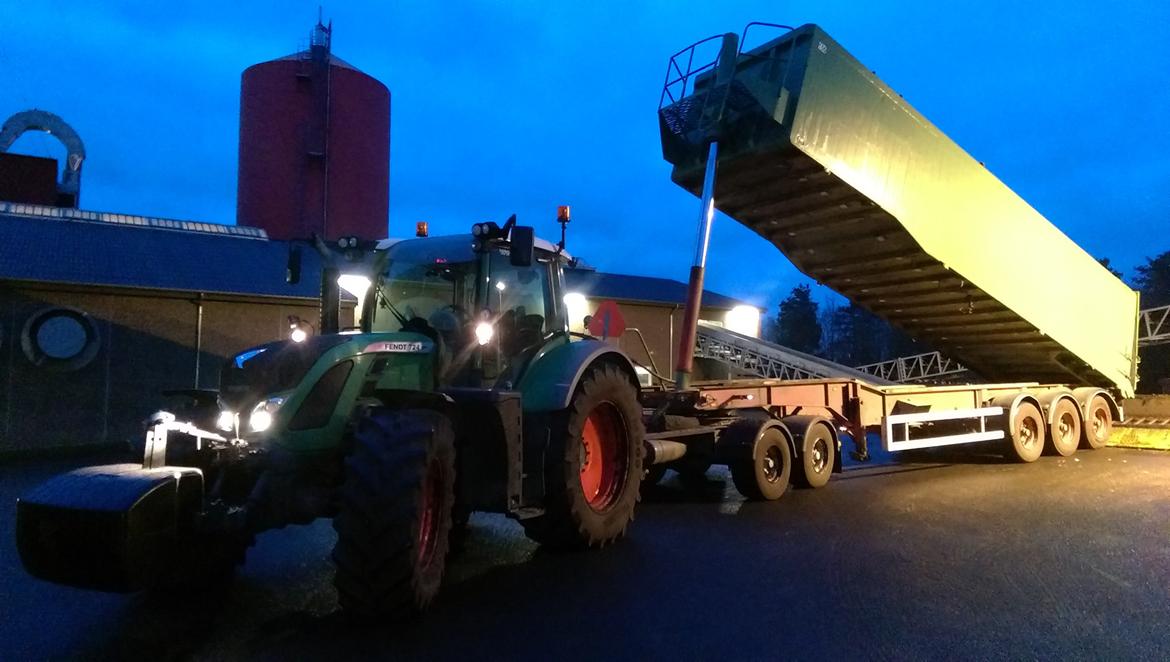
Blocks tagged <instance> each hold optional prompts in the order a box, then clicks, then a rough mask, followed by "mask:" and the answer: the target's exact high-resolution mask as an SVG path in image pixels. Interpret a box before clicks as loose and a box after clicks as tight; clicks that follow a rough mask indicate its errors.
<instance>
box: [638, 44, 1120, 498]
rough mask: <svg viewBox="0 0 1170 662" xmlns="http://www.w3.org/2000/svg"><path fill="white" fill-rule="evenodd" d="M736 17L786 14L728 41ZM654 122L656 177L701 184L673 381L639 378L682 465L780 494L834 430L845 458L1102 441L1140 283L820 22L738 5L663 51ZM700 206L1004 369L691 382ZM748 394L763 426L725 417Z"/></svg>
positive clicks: (832, 455)
mask: <svg viewBox="0 0 1170 662" xmlns="http://www.w3.org/2000/svg"><path fill="white" fill-rule="evenodd" d="M753 27H756V28H765V29H772V30H781V31H782V34H781V35H780V36H779V37H777V38H775V39H772V40H771V41H768V42H766V43H764V44H763V45H761V46H759V47H757V48H752V49H750V50H747V51H744V50H742V48H741V47H740V44H741V42H742V40H743V39H746V37H747V35H748V31H749V30H750V29H751V28H753ZM704 49H707V50H709V51H715V50H717V52H718V56H717V57H716V58H715V59H714V60H713V61H708V59H707V58H704V57H702V55H701V53H702V51H703V50H704ZM659 123H660V130H661V136H662V149H663V155H664V157H665V158H666V160H667V161H669V162H670V163H671V164H672V165H673V172H672V179H673V180H674V181H675V182H676V183H678V184H679V185H680V186H682V187H683V188H684V189H686V190H688V191H690V192H692V193H694V194H696V195H698V196H699V197H700V199H701V208H700V219H699V228H698V239H697V241H696V250H695V261H694V264H693V266H692V268H691V278H690V288H689V294H688V302H687V312H686V314H685V315H684V328H683V332H682V333H681V334H680V336H681V340H680V344H679V348H678V361H677V366H678V367H677V370H676V373H675V388H674V389H673V390H661V391H656V392H648V393H644V394H643V399H644V401H645V402H646V403H647V405H648V406H650V407H652V408H653V411H654V412H655V413H656V414H657V415H658V416H660V418H661V420H659V421H656V420H654V419H650V420H649V421H648V422H647V431H648V439H649V440H650V443H651V444H656V443H660V440H666V443H671V442H676V443H684V444H685V445H686V449H684V450H680V451H678V452H679V453H681V455H682V458H683V459H681V460H674V463H675V466H676V468H678V469H679V471H680V473H684V474H685V473H686V472H688V471H692V470H693V469H694V468H695V467H699V468H705V466H706V464H707V461H706V460H700V459H698V457H694V456H695V455H696V451H697V455H698V456H699V457H705V458H707V459H708V460H710V461H713V462H722V463H726V464H728V465H729V466H730V467H731V469H732V476H733V478H734V479H735V482H736V485H737V487H738V488H739V489H740V491H741V492H743V493H744V494H746V495H748V496H757V497H760V496H762V497H764V498H778V497H779V496H780V495H782V494H783V492H784V487H785V485H784V484H786V483H787V481H788V479H789V478H791V479H792V481H793V482H795V483H798V484H803V485H806V486H812V487H817V486H820V485H823V484H825V482H827V480H828V473H829V471H827V470H826V468H827V467H828V468H830V469H831V470H840V454H839V452H835V451H839V449H840V440H839V434H838V433H846V434H847V435H848V436H849V437H850V438H851V439H852V440H853V442H854V444H855V450H854V451H853V454H854V457H856V458H857V459H861V460H865V459H868V457H869V452H868V445H867V437H869V436H870V435H873V434H877V435H879V436H880V439H881V442H882V445H883V447H884V448H885V450H887V451H900V450H911V449H919V448H929V447H936V446H944V445H951V444H965V443H976V442H993V443H999V444H1001V445H1002V446H1001V447H1002V448H1003V450H1004V451H1005V454H1006V455H1008V456H1009V457H1012V458H1014V459H1017V460H1020V461H1024V462H1031V461H1035V460H1036V459H1038V458H1039V457H1040V455H1041V454H1042V453H1043V452H1044V451H1045V450H1047V451H1049V452H1051V453H1054V454H1059V455H1062V456H1068V455H1071V454H1072V453H1074V452H1075V451H1076V450H1077V449H1078V448H1079V447H1084V448H1099V447H1101V446H1103V445H1104V444H1105V443H1106V440H1107V439H1108V437H1109V434H1110V432H1111V429H1112V425H1113V422H1114V421H1115V420H1119V419H1120V418H1121V416H1122V412H1121V410H1120V408H1119V407H1118V405H1117V399H1116V396H1117V395H1121V396H1128V395H1131V394H1132V393H1133V387H1134V383H1135V381H1136V363H1137V360H1136V357H1137V351H1136V347H1137V318H1138V296H1137V293H1136V292H1134V291H1132V290H1131V289H1129V288H1128V287H1126V286H1125V285H1124V284H1123V283H1122V282H1121V281H1120V280H1118V279H1117V278H1115V277H1114V276H1113V275H1112V274H1110V273H1109V272H1108V271H1107V270H1106V269H1104V268H1103V267H1101V266H1100V265H1099V264H1098V263H1097V262H1096V260H1094V259H1093V258H1092V257H1091V256H1090V255H1088V254H1087V253H1085V252H1084V251H1083V250H1081V249H1080V248H1079V247H1078V246H1076V244H1074V243H1073V242H1072V241H1071V240H1070V239H1068V237H1066V236H1065V235H1064V234H1062V233H1061V232H1060V231H1059V230H1058V229H1057V228H1055V227H1054V226H1053V225H1052V224H1051V223H1049V222H1048V221H1047V220H1045V219H1044V218H1043V217H1042V216H1041V215H1040V214H1039V213H1037V212H1036V211H1035V210H1034V209H1032V208H1031V207H1030V206H1029V205H1028V204H1027V203H1026V202H1024V201H1023V200H1022V199H1020V198H1019V197H1018V196H1017V195H1016V194H1015V193H1013V192H1012V191H1011V190H1010V189H1008V188H1007V187H1006V186H1005V185H1004V184H1003V183H1002V182H1000V181H999V180H998V179H996V178H995V177H994V176H993V175H992V174H991V173H990V172H988V171H987V169H986V168H985V167H984V166H983V165H982V164H980V163H979V162H977V161H975V159H973V158H971V157H970V156H969V155H968V154H966V153H965V152H964V151H963V150H962V149H960V148H959V147H958V146H957V145H955V144H954V143H953V142H951V141H950V139H948V138H947V137H946V136H945V135H943V134H942V132H940V131H939V130H938V129H937V128H935V127H934V126H933V125H932V124H931V123H930V122H928V121H927V120H926V119H925V118H924V117H922V115H920V114H919V113H918V112H917V111H915V110H914V109H913V108H912V107H911V106H910V105H909V104H908V103H906V101H905V100H904V99H902V97H901V96H900V95H898V94H897V93H896V92H894V91H893V90H891V89H890V88H889V87H888V86H887V85H885V84H884V83H882V82H881V81H880V80H879V79H878V78H877V77H876V76H875V75H874V74H873V73H871V72H870V71H869V70H868V69H866V68H865V67H864V66H863V65H861V63H859V62H858V61H857V60H856V59H854V58H853V57H852V56H851V55H849V53H847V52H846V51H845V50H844V49H843V48H841V46H840V45H839V44H837V43H836V42H835V41H833V40H832V39H831V38H830V37H829V36H828V35H827V34H825V32H824V31H823V30H821V29H820V28H819V27H817V26H815V25H805V26H803V27H800V28H790V27H788V26H779V25H772V24H762V23H752V24H749V25H748V27H747V28H745V30H744V32H743V33H742V35H736V34H731V33H729V34H726V35H719V36H715V37H711V38H709V39H706V40H703V41H700V42H697V43H696V44H693V45H692V46H690V47H688V48H685V49H683V50H682V51H679V52H678V53H676V54H675V55H674V56H673V57H672V58H671V60H670V63H669V65H668V70H667V75H666V81H665V84H664V89H663V93H662V97H661V102H660V107H659ZM716 209H718V210H720V211H723V212H724V213H725V214H727V215H728V216H730V217H732V218H734V219H735V220H736V221H738V222H740V223H742V224H744V225H746V226H747V227H749V228H751V229H753V230H754V231H755V232H757V233H758V234H760V235H761V236H763V237H764V238H766V239H768V240H769V241H771V242H772V243H773V244H774V245H776V246H777V248H779V249H780V250H781V252H783V253H784V254H785V256H787V257H788V258H789V259H790V260H791V261H792V262H793V264H795V265H796V266H797V267H798V268H799V269H801V270H802V271H803V272H804V273H805V274H807V275H809V276H811V277H813V278H815V279H816V280H818V281H819V282H821V283H824V284H826V285H829V286H830V287H833V288H834V289H835V290H837V291H838V292H840V293H841V294H844V295H845V296H847V297H849V298H850V299H851V300H853V301H854V302H856V303H858V304H860V305H862V306H864V307H866V308H868V309H869V310H871V311H872V312H874V313H875V314H877V315H880V316H882V317H884V318H886V319H887V320H889V321H890V322H891V323H893V324H894V325H896V326H899V327H901V328H902V329H904V330H906V331H908V332H909V333H911V334H912V335H914V336H915V337H918V338H921V339H924V340H926V341H928V342H930V343H932V344H934V345H936V346H937V347H938V348H939V349H942V350H944V351H946V352H947V353H949V354H953V355H954V356H956V357H957V358H959V359H960V360H961V361H962V362H963V363H964V364H965V365H967V366H969V367H971V368H974V369H976V370H977V371H978V372H979V373H980V374H982V375H983V376H985V377H988V378H991V379H997V380H1003V381H1004V382H1005V383H996V384H978V385H960V386H923V385H888V384H878V383H875V382H876V381H878V380H874V379H868V378H852V377H842V378H831V379H815V380H791V381H766V380H732V381H729V382H723V383H691V381H690V367H691V355H692V353H693V348H694V343H695V329H696V326H695V325H696V322H697V319H696V318H697V311H698V304H699V296H700V293H701V292H702V281H703V273H704V268H705V263H706V256H707V248H708V246H707V243H708V238H709V236H710V225H711V222H712V220H713V218H714V212H715V210H716ZM753 411H754V412H755V413H754V416H755V417H756V418H755V420H770V421H777V424H776V425H777V433H776V434H775V435H772V438H771V439H764V438H763V437H762V436H760V434H757V435H756V436H755V438H753V439H746V440H745V439H744V436H745V435H744V434H743V433H742V432H740V431H738V428H741V427H744V426H745V423H744V420H745V419H749V418H750V417H751V416H752V414H748V412H753ZM672 414H673V416H674V418H673V419H671V418H670V417H671V415H672ZM680 421H681V422H680ZM680 429H681V430H683V431H685V432H686V434H687V435H689V437H688V438H686V439H684V438H683V437H682V436H680V435H678V434H677V433H678V430H680ZM702 430H706V431H707V432H709V433H710V435H711V436H710V439H709V446H708V447H707V448H705V449H704V448H703V446H702V444H699V443H695V439H696V438H700V437H701V434H702V432H701V431H702ZM728 433H731V434H730V435H729V434H728ZM672 435H675V436H672ZM747 436H750V435H747ZM728 442H730V443H728ZM785 442H786V443H785ZM659 455H660V454H659V453H656V452H651V453H650V456H649V459H648V462H649V463H650V464H651V470H650V471H651V475H652V476H653V475H655V474H656V473H657V474H659V475H660V473H661V469H660V468H659V467H658V456H659ZM688 456H690V459H689V460H688V459H687V458H688ZM753 482H754V483H755V484H753ZM769 483H770V484H771V486H770V487H769Z"/></svg>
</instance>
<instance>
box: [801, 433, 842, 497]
mask: <svg viewBox="0 0 1170 662" xmlns="http://www.w3.org/2000/svg"><path fill="white" fill-rule="evenodd" d="M836 461H837V444H836V443H835V441H834V439H833V433H832V431H830V430H828V429H827V428H826V427H825V426H824V425H823V424H821V423H817V424H814V425H812V426H810V427H809V429H808V430H807V431H805V433H804V442H803V443H802V445H801V451H800V466H799V467H797V468H796V472H795V473H794V474H793V478H794V479H795V482H796V484H797V485H799V486H800V487H811V488H814V489H815V488H818V487H824V486H825V485H827V484H828V483H829V478H830V477H831V476H832V475H833V464H834V463H835V462H836Z"/></svg>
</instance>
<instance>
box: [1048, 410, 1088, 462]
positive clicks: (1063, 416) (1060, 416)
mask: <svg viewBox="0 0 1170 662" xmlns="http://www.w3.org/2000/svg"><path fill="white" fill-rule="evenodd" d="M1049 416H1050V418H1051V419H1052V420H1051V422H1049V424H1048V442H1049V444H1048V445H1049V448H1050V449H1051V450H1052V452H1053V453H1055V454H1056V455H1059V456H1061V457H1068V456H1070V455H1072V454H1073V453H1075V452H1077V446H1078V445H1079V444H1080V443H1081V411H1080V408H1079V407H1077V406H1076V404H1075V403H1074V402H1073V401H1072V400H1069V399H1068V398H1061V399H1059V400H1057V401H1056V402H1054V403H1052V411H1051V412H1049Z"/></svg>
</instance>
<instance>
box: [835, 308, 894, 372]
mask: <svg viewBox="0 0 1170 662" xmlns="http://www.w3.org/2000/svg"><path fill="white" fill-rule="evenodd" d="M826 327H827V329H828V333H827V340H826V342H825V344H824V356H825V358H827V359H829V360H830V361H834V362H836V363H841V364H844V365H848V366H859V365H865V364H868V363H876V362H878V361H882V360H884V359H886V358H888V357H887V356H886V354H887V353H888V350H887V344H888V342H889V339H890V335H891V332H892V329H891V328H890V325H889V324H888V323H887V322H886V321H885V320H883V319H881V318H879V317H877V316H876V315H874V314H873V313H871V312H869V311H868V310H866V309H864V308H862V307H861V306H858V305H857V304H855V303H850V304H849V305H848V306H840V307H837V308H834V309H833V310H832V312H831V313H830V314H829V316H828V319H827V324H826Z"/></svg>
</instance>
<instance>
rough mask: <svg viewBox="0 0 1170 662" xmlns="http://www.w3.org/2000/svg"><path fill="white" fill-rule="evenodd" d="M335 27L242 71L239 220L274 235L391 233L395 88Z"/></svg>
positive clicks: (319, 26) (318, 29)
mask: <svg viewBox="0 0 1170 662" xmlns="http://www.w3.org/2000/svg"><path fill="white" fill-rule="evenodd" d="M331 32H332V23H330V25H329V26H328V27H326V26H325V25H323V24H322V23H321V22H320V21H318V22H317V26H316V27H315V28H314V29H313V32H312V33H311V36H310V40H309V49H308V50H307V51H301V52H299V53H296V54H294V55H289V56H288V57H282V58H280V59H277V60H272V61H270V62H264V63H261V64H257V65H253V66H251V67H248V68H247V69H246V70H244V74H243V76H242V81H241V84H240V170H239V191H238V198H237V202H236V222H237V223H238V224H240V225H250V226H254V227H258V228H263V229H264V230H265V231H267V232H268V235H269V236H270V237H272V238H274V239H307V238H308V237H310V236H311V235H313V234H316V235H318V236H321V237H324V238H326V239H337V238H338V237H344V236H357V237H361V238H363V239H381V238H384V237H386V236H387V234H388V232H387V215H388V212H389V197H390V90H388V89H387V88H386V86H385V85H383V84H382V83H380V82H379V81H377V80H375V79H374V78H372V77H370V76H367V75H366V74H364V73H362V72H360V71H358V70H357V69H356V68H354V67H353V66H352V65H350V64H348V63H346V62H344V61H342V60H341V59H340V58H337V57H334V56H333V54H332V53H331V52H330V44H329V42H330V37H331Z"/></svg>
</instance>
